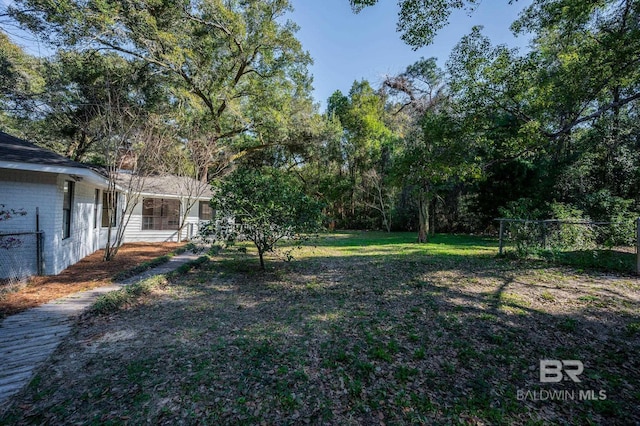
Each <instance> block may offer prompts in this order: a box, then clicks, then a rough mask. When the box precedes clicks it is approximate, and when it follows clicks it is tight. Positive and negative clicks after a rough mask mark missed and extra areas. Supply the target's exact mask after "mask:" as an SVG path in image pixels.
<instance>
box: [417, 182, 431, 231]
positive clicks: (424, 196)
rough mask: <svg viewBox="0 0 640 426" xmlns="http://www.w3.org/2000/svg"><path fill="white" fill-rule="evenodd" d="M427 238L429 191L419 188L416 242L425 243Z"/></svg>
mask: <svg viewBox="0 0 640 426" xmlns="http://www.w3.org/2000/svg"><path fill="white" fill-rule="evenodd" d="M428 238H429V191H428V190H425V189H424V188H423V187H421V188H420V193H419V195H418V242H419V243H426V242H428Z"/></svg>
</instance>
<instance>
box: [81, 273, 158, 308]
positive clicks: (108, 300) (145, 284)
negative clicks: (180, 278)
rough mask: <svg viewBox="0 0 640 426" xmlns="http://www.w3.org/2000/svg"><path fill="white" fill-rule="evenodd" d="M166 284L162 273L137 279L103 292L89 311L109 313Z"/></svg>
mask: <svg viewBox="0 0 640 426" xmlns="http://www.w3.org/2000/svg"><path fill="white" fill-rule="evenodd" d="M166 284H167V279H166V278H165V277H164V276H163V275H156V276H154V277H151V278H147V279H146V280H142V281H139V282H137V283H135V284H131V285H128V286H125V287H123V288H121V289H120V290H116V291H110V292H109V293H106V294H103V295H102V296H100V297H98V299H97V300H96V301H95V302H94V303H93V305H92V306H91V311H92V312H94V313H97V314H103V315H104V314H110V313H113V312H115V311H118V310H120V309H122V308H124V307H126V306H128V305H132V304H133V303H134V302H136V301H137V300H138V299H139V298H140V297H142V296H145V295H148V294H150V293H151V292H152V291H153V289H154V288H156V287H161V286H164V285H166Z"/></svg>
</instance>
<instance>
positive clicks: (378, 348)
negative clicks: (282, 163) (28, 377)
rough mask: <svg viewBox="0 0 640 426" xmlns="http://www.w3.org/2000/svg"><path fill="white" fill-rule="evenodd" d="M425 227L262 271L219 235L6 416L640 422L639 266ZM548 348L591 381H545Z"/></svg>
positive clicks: (40, 419)
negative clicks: (502, 250) (542, 366)
mask: <svg viewBox="0 0 640 426" xmlns="http://www.w3.org/2000/svg"><path fill="white" fill-rule="evenodd" d="M414 238H415V236H414V235H413V234H382V233H355V232H353V233H337V234H330V235H327V236H323V237H322V238H321V239H320V240H319V241H317V242H316V244H315V245H309V246H305V247H303V248H302V249H301V250H298V251H296V252H295V257H296V260H295V261H293V262H283V261H281V260H278V259H277V258H271V259H269V262H268V263H267V268H268V271H267V272H266V273H262V272H260V271H259V269H258V260H257V256H256V255H255V253H254V250H253V249H252V247H251V246H249V245H244V244H241V245H239V246H235V247H232V248H230V249H228V250H225V251H222V252H221V253H219V254H217V255H216V256H214V257H212V260H211V262H208V263H204V264H202V265H200V266H199V267H198V268H195V269H193V270H192V271H191V272H188V273H184V274H182V275H179V276H177V277H172V278H170V283H169V285H160V286H158V287H157V288H156V289H155V290H154V291H153V292H152V293H151V294H150V295H147V296H145V297H143V298H141V299H140V300H139V302H138V303H137V304H135V305H134V306H129V307H128V308H126V309H123V310H119V311H116V312H112V313H110V314H103V315H97V314H90V315H86V316H85V317H84V318H83V319H82V321H81V322H80V323H79V325H78V327H77V329H76V331H75V332H74V333H72V335H71V336H70V337H69V338H67V340H66V341H65V342H64V343H63V344H62V346H61V347H60V348H59V349H58V350H57V351H56V352H55V354H54V355H53V357H52V358H51V360H50V362H49V364H48V365H46V366H44V367H43V368H42V369H40V370H39V372H38V374H37V375H36V377H35V378H34V379H33V380H32V382H31V384H30V385H29V386H28V387H27V388H26V389H25V390H24V391H23V392H22V393H20V394H19V395H18V396H17V397H16V398H15V399H14V403H13V404H12V406H11V407H9V409H8V411H6V412H5V413H4V415H3V417H2V418H0V423H3V424H4V423H16V424H23V423H38V424H41V423H50V424H62V423H65V424H68V423H84V424H86V423H101V424H105V423H106V424H109V423H131V424H140V423H144V422H146V421H150V422H151V423H154V424H179V423H183V424H191V423H208V424H229V423H231V424H260V423H263V424H307V423H310V424H336V425H345V424H413V423H417V424H421V423H422V424H443V423H444V424H446V423H454V424H455V423H460V424H548V423H557V424H566V423H571V424H589V423H593V424H636V423H638V422H640V411H638V409H637V407H638V406H640V359H639V358H638V353H639V352H640V310H639V308H640V294H639V292H638V290H639V289H640V281H638V279H636V278H633V277H630V276H619V275H611V274H604V273H600V272H583V271H579V270H576V269H571V268H569V267H557V266H552V265H550V264H548V263H544V262H533V261H517V260H510V259H501V258H497V257H496V256H495V254H496V244H495V242H494V241H492V240H485V239H482V238H480V237H462V236H444V235H442V236H436V237H435V238H434V240H433V242H431V243H429V244H427V245H418V244H415V243H413V241H414ZM245 251H246V252H245ZM546 359H550V360H556V359H557V360H579V361H582V362H583V363H584V372H583V373H582V374H581V375H580V376H579V378H580V380H581V382H579V383H574V382H573V381H563V382H562V383H540V380H539V378H540V373H539V362H540V360H546ZM541 391H542V392H541ZM580 391H582V392H580ZM591 391H593V392H591ZM545 392H546V393H545ZM551 392H554V393H553V397H551V396H550V395H551ZM545 395H546V398H545ZM572 395H573V398H572V397H571V396H572ZM603 396H604V397H605V398H603Z"/></svg>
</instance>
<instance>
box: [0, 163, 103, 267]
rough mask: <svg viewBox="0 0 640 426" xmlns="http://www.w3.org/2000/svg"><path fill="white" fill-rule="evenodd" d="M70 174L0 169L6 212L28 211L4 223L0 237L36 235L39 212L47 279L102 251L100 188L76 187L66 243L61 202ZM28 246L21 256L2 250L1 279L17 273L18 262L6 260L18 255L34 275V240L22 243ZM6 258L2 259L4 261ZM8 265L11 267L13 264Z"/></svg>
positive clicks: (0, 192)
mask: <svg viewBox="0 0 640 426" xmlns="http://www.w3.org/2000/svg"><path fill="white" fill-rule="evenodd" d="M65 180H70V181H72V179H71V178H70V177H69V176H67V175H59V174H54V173H42V172H33V171H21V170H7V169H0V204H4V205H5V208H9V209H11V208H12V209H15V210H24V211H26V212H27V214H26V215H25V216H14V217H12V218H11V219H10V220H6V221H4V220H3V221H1V222H0V233H7V232H24V231H28V232H31V231H35V230H36V209H38V210H39V219H40V230H42V231H44V239H43V248H42V252H43V263H44V270H43V272H44V274H45V275H52V274H57V273H59V272H60V271H62V270H63V269H65V268H66V267H67V266H69V265H72V264H74V263H76V262H77V261H79V260H80V259H82V258H83V257H85V256H87V255H89V254H91V253H93V252H94V251H96V249H97V248H98V241H97V238H96V236H97V233H96V232H95V231H94V230H93V214H94V210H93V203H94V197H95V189H96V187H95V186H93V185H90V184H85V183H83V182H76V183H75V187H74V198H73V202H72V210H71V211H72V218H71V236H70V238H67V239H64V240H63V239H62V236H63V230H62V202H63V185H64V181H65ZM21 239H22V240H23V241H24V244H23V245H22V246H21V247H20V251H18V250H16V249H9V250H3V249H0V250H2V251H3V252H4V253H0V260H1V259H3V258H4V259H5V261H3V262H2V263H1V264H0V278H3V277H6V276H8V269H9V268H15V264H16V263H15V262H8V261H7V259H9V258H8V256H11V255H12V254H11V253H10V252H12V251H13V252H14V253H16V254H17V253H20V254H19V256H21V258H22V259H21V261H20V262H19V263H20V264H22V265H23V266H24V267H25V268H26V269H29V270H28V271H27V272H28V273H29V274H30V275H32V274H35V273H36V272H37V270H36V266H35V265H36V263H35V259H36V247H35V239H34V238H32V237H31V236H27V237H23V238H21ZM3 256H4V257H3ZM9 260H10V259H9ZM10 263H12V264H11V265H10Z"/></svg>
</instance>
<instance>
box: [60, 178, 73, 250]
mask: <svg viewBox="0 0 640 426" xmlns="http://www.w3.org/2000/svg"><path fill="white" fill-rule="evenodd" d="M73 187H74V183H73V182H72V181H70V180H65V181H64V184H63V187H62V189H63V192H64V195H63V198H62V239H65V238H69V237H70V236H71V214H72V213H73V211H72V207H73Z"/></svg>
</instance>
